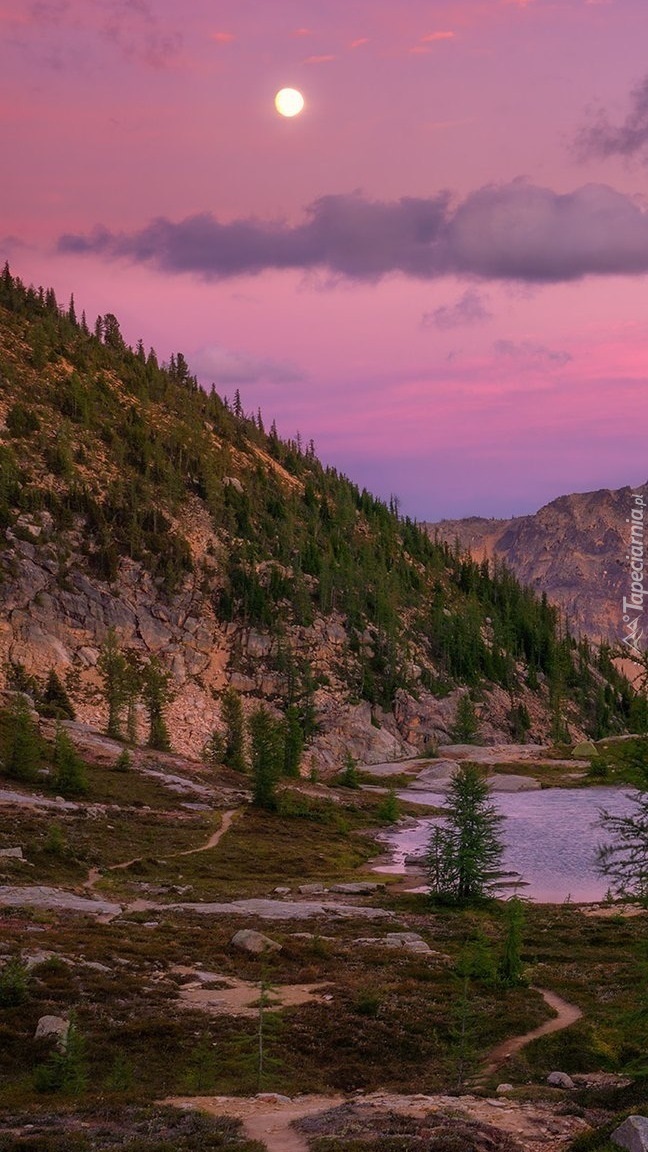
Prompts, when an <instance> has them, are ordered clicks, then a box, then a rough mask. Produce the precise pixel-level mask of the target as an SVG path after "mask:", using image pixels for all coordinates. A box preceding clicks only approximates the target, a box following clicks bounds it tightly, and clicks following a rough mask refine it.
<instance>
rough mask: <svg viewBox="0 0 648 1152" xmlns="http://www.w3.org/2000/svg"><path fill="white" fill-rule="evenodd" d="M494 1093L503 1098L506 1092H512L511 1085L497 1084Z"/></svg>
mask: <svg viewBox="0 0 648 1152" xmlns="http://www.w3.org/2000/svg"><path fill="white" fill-rule="evenodd" d="M495 1091H496V1092H497V1094H498V1096H503V1095H504V1094H505V1093H506V1092H512V1091H513V1085H512V1084H498V1085H497V1088H496V1089H495Z"/></svg>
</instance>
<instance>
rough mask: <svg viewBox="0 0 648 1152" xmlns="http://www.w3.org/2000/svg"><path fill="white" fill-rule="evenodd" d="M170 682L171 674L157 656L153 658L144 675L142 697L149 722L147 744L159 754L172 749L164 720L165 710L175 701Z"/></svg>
mask: <svg viewBox="0 0 648 1152" xmlns="http://www.w3.org/2000/svg"><path fill="white" fill-rule="evenodd" d="M170 680H171V674H170V673H169V672H167V671H166V669H164V668H163V667H162V665H161V664H160V661H159V660H158V658H157V656H153V657H152V658H151V660H150V661H149V663H148V664H147V665H146V667H145V668H144V670H143V673H142V696H143V699H144V707H145V708H146V711H147V714H148V722H149V735H148V741H147V743H148V746H149V748H155V749H156V750H157V751H158V752H169V751H170V749H171V741H170V739H169V730H168V728H167V725H166V720H165V718H164V713H165V709H166V707H167V705H168V704H169V703H170V702H171V700H172V699H173V693H172V691H171V688H170Z"/></svg>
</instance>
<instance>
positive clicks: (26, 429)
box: [6, 401, 40, 438]
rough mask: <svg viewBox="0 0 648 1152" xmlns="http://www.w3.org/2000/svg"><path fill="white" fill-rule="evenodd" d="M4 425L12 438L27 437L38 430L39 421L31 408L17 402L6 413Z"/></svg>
mask: <svg viewBox="0 0 648 1152" xmlns="http://www.w3.org/2000/svg"><path fill="white" fill-rule="evenodd" d="M6 425H7V428H8V429H9V431H10V432H11V435H12V436H17V437H25V438H26V437H28V436H32V435H33V433H34V432H38V430H39V429H40V420H39V419H38V416H37V415H36V413H35V412H34V410H33V409H32V408H28V407H27V406H26V405H25V404H21V403H20V401H17V402H16V403H15V404H13V405H12V407H11V408H10V409H9V411H8V412H7V418H6Z"/></svg>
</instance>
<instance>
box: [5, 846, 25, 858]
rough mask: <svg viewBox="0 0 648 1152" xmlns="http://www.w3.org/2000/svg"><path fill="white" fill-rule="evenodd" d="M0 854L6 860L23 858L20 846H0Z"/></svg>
mask: <svg viewBox="0 0 648 1152" xmlns="http://www.w3.org/2000/svg"><path fill="white" fill-rule="evenodd" d="M0 856H2V857H4V858H5V859H7V860H24V859H25V857H24V856H23V850H22V848H0Z"/></svg>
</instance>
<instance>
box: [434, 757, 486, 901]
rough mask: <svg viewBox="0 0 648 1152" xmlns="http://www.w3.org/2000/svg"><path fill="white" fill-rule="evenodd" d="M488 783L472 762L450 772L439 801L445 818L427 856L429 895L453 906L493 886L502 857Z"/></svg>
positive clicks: (476, 897)
mask: <svg viewBox="0 0 648 1152" xmlns="http://www.w3.org/2000/svg"><path fill="white" fill-rule="evenodd" d="M489 795H490V791H489V787H488V784H487V782H486V780H485V778H484V775H483V773H482V772H481V770H480V769H479V767H478V766H477V765H476V764H470V763H465V764H462V765H461V767H460V768H458V770H457V771H456V772H455V774H454V776H453V777H452V782H451V784H450V788H449V791H448V796H447V800H446V804H445V808H446V821H445V824H444V825H443V826H439V827H436V828H435V829H434V831H433V833H432V837H431V840H430V845H429V848H428V855H427V873H428V879H429V882H430V894H431V895H432V896H433V897H436V898H439V899H442V900H447V901H449V902H451V903H453V904H467V903H470V902H472V901H475V900H481V899H483V898H484V897H485V896H487V895H488V894H489V893H490V892H491V891H492V889H493V887H495V886H496V880H495V873H496V871H497V868H498V866H499V863H500V860H501V857H502V850H503V849H502V843H501V840H500V838H499V836H498V827H499V824H500V822H501V819H502V817H501V816H499V814H498V813H497V812H496V811H495V809H494V808H493V806H492V805H491V804H490V803H489Z"/></svg>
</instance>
